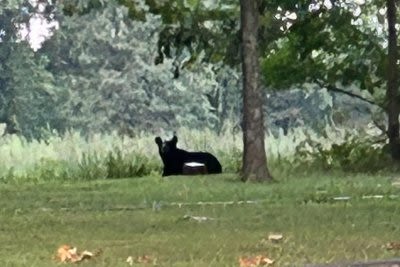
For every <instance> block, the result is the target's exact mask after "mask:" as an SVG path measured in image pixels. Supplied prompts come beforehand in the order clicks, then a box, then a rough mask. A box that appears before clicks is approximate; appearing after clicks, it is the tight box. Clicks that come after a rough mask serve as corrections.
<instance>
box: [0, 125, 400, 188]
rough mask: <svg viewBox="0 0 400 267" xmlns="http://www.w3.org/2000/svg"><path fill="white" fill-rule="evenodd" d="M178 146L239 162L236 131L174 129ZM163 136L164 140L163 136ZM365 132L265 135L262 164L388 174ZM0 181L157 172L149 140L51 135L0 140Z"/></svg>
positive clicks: (288, 169) (235, 167)
mask: <svg viewBox="0 0 400 267" xmlns="http://www.w3.org/2000/svg"><path fill="white" fill-rule="evenodd" d="M178 133H179V134H178V135H179V142H178V147H181V148H183V149H187V150H198V151H209V152H211V153H213V154H215V155H216V156H217V157H218V159H219V160H220V162H221V164H222V166H223V171H224V172H228V173H238V172H239V171H240V169H241V161H242V140H241V138H242V136H241V133H235V132H230V131H227V130H226V131H225V132H223V133H221V134H220V135H217V134H216V133H214V132H212V131H203V132H201V131H197V130H189V129H180V130H179V131H178ZM165 137H167V138H169V137H170V136H168V135H167V136H165ZM369 138H370V137H369V136H367V135H365V134H363V135H362V134H360V133H356V132H348V131H344V130H342V129H336V128H334V127H331V128H329V127H328V128H326V129H325V133H324V134H323V135H318V134H316V133H315V132H313V131H311V130H307V129H293V130H292V131H291V132H290V133H289V134H288V135H283V133H282V132H281V133H280V135H278V136H273V135H268V136H267V137H266V141H265V142H266V149H267V157H268V165H269V168H270V169H271V171H272V172H273V173H279V174H287V175H290V174H291V173H299V172H303V173H304V172H308V171H309V170H316V169H317V170H322V171H335V170H339V171H345V172H378V171H392V170H394V168H393V166H394V164H392V163H391V161H390V159H389V157H388V155H387V153H385V152H384V149H382V146H376V145H374V144H373V143H372V142H371V141H370V139H369ZM0 143H1V146H0V181H1V182H4V183H6V182H11V181H19V182H22V181H31V182H40V181H51V180H54V181H60V180H61V181H71V180H95V179H110V178H112V179H116V178H123V177H141V176H145V175H149V174H151V173H158V174H160V172H161V169H162V162H161V160H160V159H159V156H158V151H157V146H156V145H155V144H154V136H152V135H149V134H145V133H141V134H138V135H137V136H135V137H132V138H130V137H126V136H122V137H121V136H119V135H117V134H115V133H113V134H108V135H99V134H97V135H94V136H91V137H89V138H84V137H82V136H81V135H80V134H79V133H77V132H69V133H67V134H65V135H63V136H60V135H57V134H55V133H54V134H53V135H51V136H49V137H48V139H47V140H46V142H39V141H36V140H33V141H30V142H28V141H27V140H26V139H24V138H23V137H18V136H4V137H0Z"/></svg>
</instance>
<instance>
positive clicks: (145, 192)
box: [0, 174, 400, 267]
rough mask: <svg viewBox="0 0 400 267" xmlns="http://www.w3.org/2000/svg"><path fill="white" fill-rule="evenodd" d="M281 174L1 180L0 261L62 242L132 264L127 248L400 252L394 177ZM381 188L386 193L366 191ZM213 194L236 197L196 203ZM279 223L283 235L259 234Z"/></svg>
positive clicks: (197, 260) (339, 256)
mask: <svg viewBox="0 0 400 267" xmlns="http://www.w3.org/2000/svg"><path fill="white" fill-rule="evenodd" d="M276 176H277V178H278V182H276V183H272V184H243V183H241V182H239V181H238V179H237V178H236V177H235V176H234V175H219V176H205V177H170V178H167V179H163V178H161V177H157V176H148V177H143V178H137V179H118V180H97V181H77V182H74V183H60V182H50V183H38V184H33V183H30V184H2V185H1V187H0V212H1V215H0V216H1V217H0V244H1V247H2V249H1V250H0V266H40V267H46V266H57V265H58V264H57V263H56V262H55V261H54V260H53V259H52V256H53V255H54V253H55V251H56V249H57V247H58V246H59V245H61V244H65V243H67V244H72V245H74V246H77V247H78V249H88V250H94V249H97V248H101V249H102V250H103V253H102V254H101V256H99V257H97V258H96V259H94V260H92V261H89V262H85V263H83V264H82V266H127V263H126V262H125V260H126V258H127V257H128V256H133V257H136V256H139V255H143V254H148V255H152V256H154V257H156V258H157V262H158V266H238V258H239V257H240V256H244V255H247V256H251V255H257V254H266V255H268V256H269V257H270V258H272V259H274V260H276V263H275V266H293V265H295V264H302V263H309V262H314V263H323V262H337V261H340V262H342V261H347V260H365V259H381V258H391V257H395V256H399V252H396V251H387V250H386V249H384V248H383V246H384V245H385V244H386V243H387V242H390V241H400V225H399V223H398V222H399V221H400V205H399V203H398V202H399V200H400V198H393V195H400V190H399V189H398V188H395V187H393V186H392V185H391V181H392V179H390V178H389V177H387V176H383V175H382V176H365V175H355V176H347V175H341V174H332V175H328V174H324V175H319V174H311V175H310V176H308V177H295V176H292V177H286V178H285V179H283V178H281V177H279V175H276ZM377 194H379V195H383V199H363V196H365V195H377ZM336 196H351V197H352V198H351V200H350V201H334V200H333V199H332V198H333V197H336ZM241 200H259V201H258V203H257V204H239V203H240V202H238V201H241ZM208 201H212V202H217V201H234V204H226V205H223V204H216V205H205V204H203V205H201V204H199V202H203V203H204V202H208ZM173 202H175V203H186V204H187V205H183V206H181V207H179V206H178V205H171V203H173ZM189 204H191V205H189ZM185 215H193V216H207V217H210V218H213V219H214V220H210V221H205V222H202V223H199V222H196V221H193V220H186V219H184V216H185ZM275 232H279V233H282V234H283V235H284V240H283V241H282V242H281V243H276V244H274V243H270V242H265V241H263V239H264V238H266V236H267V235H268V234H269V233H275ZM138 266H140V265H138Z"/></svg>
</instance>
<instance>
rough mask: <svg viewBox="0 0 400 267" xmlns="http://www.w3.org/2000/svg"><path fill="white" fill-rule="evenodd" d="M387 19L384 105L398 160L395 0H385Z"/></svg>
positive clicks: (395, 158) (398, 110) (391, 139)
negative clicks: (387, 34) (386, 63)
mask: <svg viewBox="0 0 400 267" xmlns="http://www.w3.org/2000/svg"><path fill="white" fill-rule="evenodd" d="M386 7H387V20H388V33H389V37H388V39H389V40H388V65H387V91H386V105H387V106H386V107H387V114H388V131H387V134H388V137H389V148H390V153H391V156H392V158H393V159H394V160H400V138H399V113H400V109H399V92H398V68H397V60H398V53H397V33H396V28H395V25H396V1H395V0H387V1H386Z"/></svg>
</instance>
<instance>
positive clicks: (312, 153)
mask: <svg viewBox="0 0 400 267" xmlns="http://www.w3.org/2000/svg"><path fill="white" fill-rule="evenodd" d="M297 157H298V158H297V159H296V161H299V162H301V163H299V165H303V167H304V166H305V165H306V166H307V167H308V168H319V169H322V170H326V171H329V170H340V171H344V172H350V173H358V172H365V173H377V172H380V171H383V170H387V171H388V170H392V171H394V170H395V169H396V167H395V165H393V162H392V161H391V159H390V155H389V154H388V153H387V151H385V150H384V149H382V146H381V145H378V144H374V143H373V142H371V140H369V139H366V138H360V137H355V136H350V135H347V136H346V137H345V139H344V141H343V142H342V143H336V144H332V145H331V146H323V145H322V144H321V143H317V142H315V141H312V140H307V141H303V143H302V144H300V145H299V146H298V147H297Z"/></svg>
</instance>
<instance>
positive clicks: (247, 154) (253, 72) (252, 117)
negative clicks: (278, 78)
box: [240, 0, 272, 181]
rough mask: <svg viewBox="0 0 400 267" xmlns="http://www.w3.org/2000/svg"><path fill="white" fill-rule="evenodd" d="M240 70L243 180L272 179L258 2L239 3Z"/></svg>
mask: <svg viewBox="0 0 400 267" xmlns="http://www.w3.org/2000/svg"><path fill="white" fill-rule="evenodd" d="M240 10H241V11H240V13H241V31H242V70H243V145H244V150H243V168H242V180H243V181H267V180H272V176H271V175H270V173H269V171H268V168H267V157H266V153H265V146H264V115H263V94H262V92H261V89H260V86H259V79H260V66H259V56H258V47H257V35H258V20H259V13H258V1H257V0H240Z"/></svg>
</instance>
